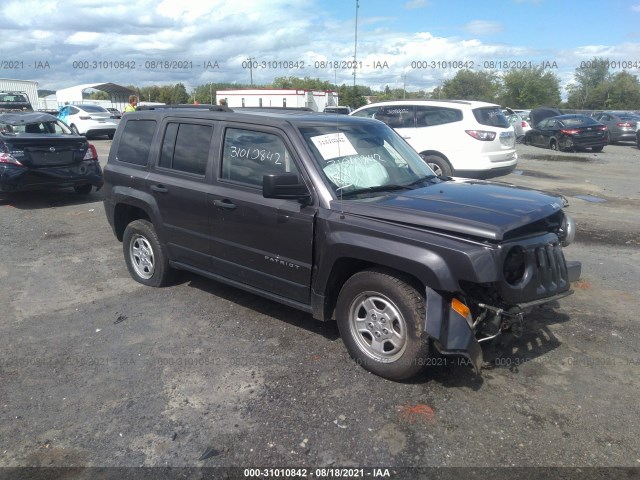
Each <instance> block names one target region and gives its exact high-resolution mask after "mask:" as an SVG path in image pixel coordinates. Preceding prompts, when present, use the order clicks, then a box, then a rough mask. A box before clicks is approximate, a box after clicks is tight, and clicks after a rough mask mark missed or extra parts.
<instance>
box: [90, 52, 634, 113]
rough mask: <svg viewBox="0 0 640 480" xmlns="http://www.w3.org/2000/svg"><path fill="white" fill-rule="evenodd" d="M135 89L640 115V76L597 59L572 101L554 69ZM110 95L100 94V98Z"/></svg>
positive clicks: (191, 95) (197, 98)
mask: <svg viewBox="0 0 640 480" xmlns="http://www.w3.org/2000/svg"><path fill="white" fill-rule="evenodd" d="M129 88H130V89H131V90H133V91H135V92H136V93H137V94H138V96H139V97H140V100H141V101H147V102H162V103H194V102H198V103H201V104H209V103H211V104H215V103H216V90H229V89H251V88H281V89H297V90H335V91H337V92H338V97H339V99H340V104H341V105H349V106H351V107H353V108H357V107H360V106H362V105H365V104H366V103H368V101H367V97H368V98H370V99H371V100H373V101H384V100H398V99H429V98H433V99H438V98H441V99H445V98H447V99H457V100H481V101H486V102H492V103H497V104H499V105H503V106H509V107H511V108H535V107H538V106H543V105H546V106H555V107H559V108H567V109H577V110H639V109H640V81H639V80H638V76H637V75H633V74H631V73H629V72H627V71H620V72H616V73H612V72H611V69H610V66H609V62H608V61H607V60H606V59H604V58H598V57H595V58H593V60H591V61H589V62H583V66H581V67H578V68H576V70H575V72H574V75H573V81H572V82H571V83H570V84H569V85H568V86H567V87H566V89H567V100H566V101H564V102H563V101H562V96H561V90H560V79H559V78H558V76H557V75H556V74H555V73H554V72H553V71H552V70H549V69H543V68H534V69H514V70H510V71H507V72H505V73H499V72H497V71H487V70H481V71H472V70H460V71H458V72H457V73H456V75H455V76H454V77H453V78H451V79H448V80H444V81H443V82H442V83H441V84H440V85H439V86H437V87H436V88H434V89H433V90H431V91H425V90H417V91H407V90H405V89H404V88H394V89H391V88H389V87H388V86H387V87H385V88H384V89H383V90H382V91H375V90H372V89H371V88H370V87H368V86H365V85H356V86H353V85H346V84H342V85H335V84H333V83H331V82H328V81H324V80H321V79H319V78H310V77H304V78H299V77H294V76H288V77H276V78H275V79H274V81H273V82H272V83H270V84H266V85H258V86H256V85H249V84H238V83H207V84H204V85H198V86H197V87H195V88H194V89H193V90H192V91H191V92H187V89H186V87H185V86H184V84H182V83H177V84H175V85H162V86H157V85H154V86H149V87H136V86H133V85H130V86H129ZM102 93H104V92H95V94H92V95H100V94H102Z"/></svg>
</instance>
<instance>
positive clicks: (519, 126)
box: [503, 108, 531, 143]
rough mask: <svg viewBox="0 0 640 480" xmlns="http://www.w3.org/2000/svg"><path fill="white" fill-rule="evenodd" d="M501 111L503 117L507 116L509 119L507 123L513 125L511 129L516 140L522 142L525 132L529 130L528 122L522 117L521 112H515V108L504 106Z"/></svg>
mask: <svg viewBox="0 0 640 480" xmlns="http://www.w3.org/2000/svg"><path fill="white" fill-rule="evenodd" d="M521 112H522V110H521ZM503 113H504V115H505V117H507V120H509V123H510V124H511V125H513V130H514V132H515V134H516V142H517V143H520V142H522V139H523V138H524V135H525V133H527V132H528V131H529V130H531V125H529V122H528V121H527V120H525V119H524V118H523V117H522V114H520V113H516V111H515V110H511V109H510V108H505V109H504V110H503Z"/></svg>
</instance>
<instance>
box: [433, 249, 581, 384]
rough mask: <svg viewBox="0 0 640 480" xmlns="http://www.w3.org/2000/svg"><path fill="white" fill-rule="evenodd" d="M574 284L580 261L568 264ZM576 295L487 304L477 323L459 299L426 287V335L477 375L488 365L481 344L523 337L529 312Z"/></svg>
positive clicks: (578, 272)
mask: <svg viewBox="0 0 640 480" xmlns="http://www.w3.org/2000/svg"><path fill="white" fill-rule="evenodd" d="M567 271H568V277H569V279H570V281H576V280H578V279H579V278H580V271H581V264H580V262H567ZM571 294H573V290H566V291H564V292H562V293H558V294H556V295H553V296H551V297H546V298H541V299H537V300H533V301H530V302H523V303H519V304H516V305H513V306H511V307H510V308H509V309H507V310H505V309H501V308H497V307H493V306H491V305H486V304H482V303H480V304H478V305H477V306H478V307H479V309H480V310H481V311H482V313H481V314H480V315H479V316H478V317H477V318H476V319H475V320H474V319H473V318H472V315H471V312H470V310H469V308H468V307H467V306H466V305H464V304H463V303H462V302H460V301H459V300H457V299H455V298H454V299H453V300H451V301H450V300H447V299H446V298H445V297H443V296H442V295H440V294H439V293H438V292H436V291H435V290H433V289H431V288H429V287H427V288H426V319H425V332H426V333H427V335H429V337H431V339H432V340H433V341H434V344H435V346H436V348H437V349H438V351H439V352H440V353H441V354H443V355H460V356H462V357H465V358H466V359H468V360H469V361H470V363H471V364H472V365H473V367H474V369H475V371H476V373H480V368H481V367H482V365H483V363H484V357H483V354H482V347H481V345H480V344H481V343H482V342H485V341H488V340H491V339H493V338H496V337H497V336H498V335H501V334H503V333H506V332H510V333H512V334H513V335H515V336H520V335H521V334H522V330H523V318H524V313H525V311H526V310H527V309H529V308H532V307H535V306H538V305H542V304H545V303H549V302H553V301H555V300H559V299H561V298H564V297H567V296H569V295H571Z"/></svg>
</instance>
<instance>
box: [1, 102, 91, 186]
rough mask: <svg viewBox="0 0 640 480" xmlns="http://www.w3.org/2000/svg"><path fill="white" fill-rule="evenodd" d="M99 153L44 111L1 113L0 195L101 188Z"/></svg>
mask: <svg viewBox="0 0 640 480" xmlns="http://www.w3.org/2000/svg"><path fill="white" fill-rule="evenodd" d="M102 184H103V179H102V169H101V168H100V164H99V163H98V154H97V153H96V149H95V147H94V146H93V145H91V144H89V142H87V139H86V138H85V137H82V136H80V135H76V134H74V133H73V132H72V131H71V130H70V129H69V127H67V126H66V125H65V124H64V123H62V122H61V121H59V120H58V119H57V118H56V117H54V116H53V115H49V114H48V113H42V112H31V113H22V112H16V113H3V114H0V193H7V192H15V191H18V190H36V189H41V188H46V187H73V188H74V189H75V191H76V192H78V193H80V194H87V193H89V192H90V191H91V189H92V187H96V188H100V187H102Z"/></svg>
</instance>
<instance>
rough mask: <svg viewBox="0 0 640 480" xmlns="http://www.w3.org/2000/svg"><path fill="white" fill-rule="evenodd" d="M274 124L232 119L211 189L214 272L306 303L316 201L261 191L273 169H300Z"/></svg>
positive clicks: (280, 132)
mask: <svg viewBox="0 0 640 480" xmlns="http://www.w3.org/2000/svg"><path fill="white" fill-rule="evenodd" d="M293 152H294V149H293V148H291V144H290V143H289V141H288V139H287V137H286V135H285V134H284V133H283V132H282V131H280V130H278V129H274V128H269V127H262V126H247V125H234V124H228V125H227V126H226V128H225V130H224V134H223V147H222V153H221V157H220V158H221V159H220V164H219V167H218V169H217V170H218V171H217V176H218V180H217V185H216V189H215V193H211V194H210V195H209V209H210V211H211V219H212V225H211V229H212V231H211V238H212V243H211V245H212V246H211V253H212V269H213V272H214V273H217V274H219V275H222V276H225V277H228V278H230V279H233V280H235V281H239V282H241V283H243V284H245V285H249V286H252V287H255V288H258V289H260V290H263V291H267V292H271V293H273V294H275V295H278V296H281V297H285V298H288V299H291V300H294V301H296V302H300V303H304V304H308V303H309V298H310V283H311V266H312V254H313V224H314V217H315V213H316V207H315V206H312V205H303V204H302V203H300V202H299V201H297V200H281V199H271V198H264V197H263V196H262V178H263V175H265V174H269V173H284V172H288V173H296V174H297V175H298V178H299V179H300V180H301V181H303V176H302V172H301V169H300V167H299V163H298V159H297V158H296V157H295V156H294V155H293Z"/></svg>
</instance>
